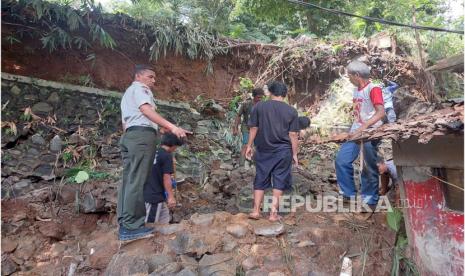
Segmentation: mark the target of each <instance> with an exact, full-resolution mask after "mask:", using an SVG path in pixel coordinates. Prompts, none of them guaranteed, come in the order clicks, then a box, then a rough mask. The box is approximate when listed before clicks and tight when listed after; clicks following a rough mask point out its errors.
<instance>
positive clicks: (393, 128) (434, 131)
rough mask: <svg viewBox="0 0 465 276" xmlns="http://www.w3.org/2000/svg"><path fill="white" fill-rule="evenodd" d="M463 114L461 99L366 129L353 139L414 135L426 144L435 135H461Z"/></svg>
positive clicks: (404, 137)
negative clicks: (442, 106)
mask: <svg viewBox="0 0 465 276" xmlns="http://www.w3.org/2000/svg"><path fill="white" fill-rule="evenodd" d="M463 116H464V107H463V101H461V102H459V103H455V102H452V103H450V104H449V106H448V107H446V108H443V109H439V110H436V111H434V112H432V113H429V114H424V115H418V116H415V117H413V118H411V119H408V120H399V121H397V122H395V123H392V124H385V125H382V126H380V127H379V128H376V129H370V130H366V131H364V132H363V135H362V136H360V137H359V138H357V139H355V140H361V139H362V140H365V139H367V140H372V139H381V138H383V139H386V138H391V139H394V140H396V141H402V140H406V139H408V138H410V137H412V136H415V137H418V143H422V144H426V143H428V142H429V141H430V140H431V139H432V138H433V137H435V136H443V135H447V134H461V135H463Z"/></svg>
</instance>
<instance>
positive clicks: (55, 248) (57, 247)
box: [50, 242, 66, 257]
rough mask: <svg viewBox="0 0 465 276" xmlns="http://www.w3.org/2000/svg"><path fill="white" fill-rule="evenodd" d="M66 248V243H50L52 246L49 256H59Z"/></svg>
mask: <svg viewBox="0 0 465 276" xmlns="http://www.w3.org/2000/svg"><path fill="white" fill-rule="evenodd" d="M65 250H66V244H63V243H61V242H56V243H54V244H52V247H51V248H50V256H52V257H60V256H63V253H64V252H65Z"/></svg>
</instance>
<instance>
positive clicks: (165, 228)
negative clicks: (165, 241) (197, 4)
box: [155, 223, 184, 235]
mask: <svg viewBox="0 0 465 276" xmlns="http://www.w3.org/2000/svg"><path fill="white" fill-rule="evenodd" d="M182 230H184V225H183V224H180V223H175V224H167V225H157V226H156V227H155V231H156V232H159V233H160V234H162V235H171V234H174V233H177V232H180V231H182Z"/></svg>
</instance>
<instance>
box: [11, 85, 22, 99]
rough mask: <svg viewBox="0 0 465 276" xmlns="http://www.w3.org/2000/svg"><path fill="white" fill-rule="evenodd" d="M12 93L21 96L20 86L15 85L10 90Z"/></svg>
mask: <svg viewBox="0 0 465 276" xmlns="http://www.w3.org/2000/svg"><path fill="white" fill-rule="evenodd" d="M10 92H11V93H12V94H13V95H15V96H19V95H20V94H21V89H19V87H18V86H16V85H13V87H11V89H10Z"/></svg>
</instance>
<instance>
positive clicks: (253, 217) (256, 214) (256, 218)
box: [249, 212, 260, 220]
mask: <svg viewBox="0 0 465 276" xmlns="http://www.w3.org/2000/svg"><path fill="white" fill-rule="evenodd" d="M249 219H255V220H258V219H260V213H257V212H252V213H250V214H249Z"/></svg>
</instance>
